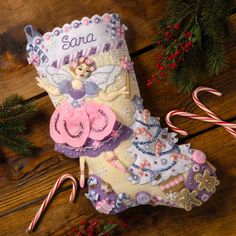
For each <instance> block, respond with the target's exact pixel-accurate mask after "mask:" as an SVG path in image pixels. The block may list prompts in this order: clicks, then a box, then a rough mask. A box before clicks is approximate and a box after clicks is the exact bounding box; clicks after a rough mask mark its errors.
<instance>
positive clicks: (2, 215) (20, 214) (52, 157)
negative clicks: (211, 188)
mask: <svg viewBox="0 0 236 236" xmlns="http://www.w3.org/2000/svg"><path fill="white" fill-rule="evenodd" d="M165 11H166V2H165V1H162V0H159V1H156V0H146V1H145V4H144V1H139V0H136V1H131V0H130V1H125V0H98V1H96V2H95V1H92V0H84V1H78V0H67V1H65V0H64V1H57V0H50V1H46V0H41V1H33V0H28V1H27V0H14V1H13V0H8V1H1V3H0V22H1V23H0V33H1V35H0V53H1V55H0V101H2V100H3V99H4V97H6V96H7V95H9V94H12V93H15V92H17V93H18V94H20V95H22V96H23V97H24V98H25V99H33V100H35V102H36V105H37V106H38V109H39V112H38V115H37V118H36V119H34V121H33V122H32V124H30V126H29V130H30V131H29V132H28V133H27V137H28V138H29V139H30V140H31V141H33V142H34V143H35V144H36V145H37V147H38V151H37V154H36V155H35V156H33V157H24V156H20V155H18V154H15V153H12V152H9V151H7V150H6V151H4V154H5V156H6V161H5V162H3V163H0V235H4V236H6V235H17V236H21V235H27V234H26V233H25V229H26V228H27V226H28V225H29V223H30V221H31V220H32V218H33V216H34V215H35V213H36V211H37V210H38V208H39V206H40V204H41V203H42V201H43V199H44V198H45V196H46V195H47V193H48V192H49V190H50V189H51V187H52V185H53V184H54V182H55V181H56V179H57V178H58V177H59V176H61V175H62V174H63V173H72V174H75V175H76V176H78V175H79V166H78V161H77V160H71V159H67V158H66V157H64V156H62V155H60V154H58V153H57V152H54V151H53V142H52V140H51V139H50V138H49V132H48V123H49V119H50V115H51V114H52V112H53V109H54V108H53V106H52V104H51V102H50V99H49V97H48V96H47V95H46V93H44V92H43V90H41V89H40V88H39V87H37V85H36V82H35V80H34V77H35V76H36V71H35V70H34V68H33V66H31V65H28V63H27V60H26V53H25V45H26V40H25V38H24V33H23V27H24V26H25V25H26V24H28V23H31V24H33V25H35V26H36V27H37V28H38V29H39V30H40V31H42V32H46V31H50V30H51V29H52V28H53V27H55V26H62V25H63V24H64V23H65V22H71V21H72V20H73V19H80V18H81V17H83V16H84V15H85V16H92V15H93V14H95V13H97V14H103V13H104V12H117V13H119V14H120V16H121V18H122V20H123V22H124V23H125V24H126V25H127V26H128V28H129V30H128V31H127V42H128V46H129V49H130V52H131V56H132V58H133V61H134V63H135V64H134V65H135V71H136V74H137V78H138V81H139V85H140V89H141V93H142V96H143V98H144V103H145V106H146V107H147V108H149V109H150V110H151V111H152V114H153V115H155V116H160V117H161V119H162V123H163V125H165V124H164V116H165V114H166V113H167V112H168V111H170V110H172V109H176V108H179V109H183V110H186V111H190V112H196V113H199V114H204V113H203V112H202V111H201V110H200V109H198V108H197V107H196V106H195V105H194V103H193V102H192V100H191V96H190V95H188V94H183V93H181V92H180V91H178V90H177V89H176V87H174V86H172V85H170V83H169V81H164V80H163V81H162V82H161V83H160V84H159V85H158V86H153V87H152V88H151V89H149V90H147V89H146V87H145V86H144V85H145V80H146V78H148V77H149V76H151V74H152V72H153V71H155V67H154V64H155V60H154V58H155V55H156V53H157V52H156V51H155V50H154V49H152V48H151V47H150V45H151V41H150V39H151V37H152V35H153V33H154V32H155V31H154V30H155V24H154V19H155V18H156V17H157V16H163V15H165ZM230 21H231V23H232V25H233V26H234V29H235V28H236V14H233V15H231V16H230ZM225 46H226V51H227V55H228V58H229V64H228V66H226V68H225V69H224V70H223V71H222V72H221V73H220V75H219V76H217V77H213V78H208V79H207V80H205V81H204V80H201V81H199V84H202V85H206V86H210V87H213V88H215V89H219V90H220V91H221V92H222V93H223V94H224V96H223V97H221V98H217V97H215V96H214V95H210V94H202V95H201V99H202V101H204V103H205V104H207V105H208V106H209V107H210V108H211V109H212V110H213V111H215V112H216V113H217V114H218V115H219V116H220V117H222V119H224V120H226V121H232V122H236V107H235V106H236V105H235V104H236V94H235V93H236V79H235V73H236V66H235V65H236V56H235V55H236V47H235V44H233V43H228V44H226V45H225ZM175 124H177V125H178V126H179V127H182V128H184V129H186V130H188V131H189V133H190V135H189V136H187V137H185V138H184V139H182V140H181V142H185V143H192V146H194V147H196V148H199V149H202V150H204V151H205V152H206V153H207V155H208V159H209V160H210V161H211V162H212V163H213V164H214V165H215V166H216V167H217V168H218V171H217V174H218V177H219V179H220V181H221V185H220V186H219V188H218V191H217V192H216V194H215V195H214V196H213V197H212V198H211V199H210V200H209V201H208V202H207V203H206V204H204V205H203V206H202V207H199V208H195V209H194V210H193V211H191V212H185V211H183V210H180V209H171V208H168V207H156V208H152V207H150V206H142V207H137V208H134V209H129V210H128V211H126V212H124V213H122V214H120V215H117V216H112V217H110V216H104V215H100V214H99V213H97V212H96V211H95V210H94V208H93V207H92V204H91V203H90V202H89V201H88V200H87V199H86V198H85V196H84V193H85V192H86V189H83V190H80V191H79V194H78V197H77V200H76V203H75V204H69V203H68V199H69V194H70V191H71V186H70V183H67V184H65V185H64V186H63V188H62V191H61V192H60V194H58V196H56V197H55V199H54V201H53V202H52V204H51V205H50V207H49V209H48V211H47V212H46V214H45V215H44V217H43V219H42V221H41V224H40V225H39V227H38V228H37V231H36V232H35V233H33V234H34V235H66V232H67V231H68V230H70V227H71V226H75V225H77V224H78V222H79V221H80V220H82V219H85V220H88V219H95V218H102V219H106V220H109V219H124V220H126V221H127V222H128V224H129V227H128V229H127V231H126V233H124V234H122V235H195V236H196V235H236V203H235V202H236V145H235V144H236V139H233V137H232V136H231V135H230V134H228V133H227V132H226V131H225V130H224V129H223V128H221V127H218V126H215V125H211V124H207V123H202V122H199V121H193V120H186V119H184V118H176V119H175ZM134 216H135V217H136V219H138V220H136V221H131V220H130V219H131V218H132V219H133V217H134Z"/></svg>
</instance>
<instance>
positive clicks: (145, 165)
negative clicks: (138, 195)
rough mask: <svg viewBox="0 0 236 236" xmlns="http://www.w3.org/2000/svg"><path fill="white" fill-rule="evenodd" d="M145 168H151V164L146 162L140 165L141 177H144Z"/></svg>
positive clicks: (139, 172)
mask: <svg viewBox="0 0 236 236" xmlns="http://www.w3.org/2000/svg"><path fill="white" fill-rule="evenodd" d="M145 167H150V162H149V161H147V160H144V161H142V162H141V163H140V166H139V171H138V174H139V176H143V171H144V169H145Z"/></svg>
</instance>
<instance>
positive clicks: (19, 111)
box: [0, 95, 37, 126]
mask: <svg viewBox="0 0 236 236" xmlns="http://www.w3.org/2000/svg"><path fill="white" fill-rule="evenodd" d="M36 111H37V109H36V107H35V105H34V104H32V103H24V101H23V99H22V98H21V97H20V96H18V95H12V96H10V97H8V98H6V100H5V101H4V102H3V104H2V105H1V106H0V122H2V123H3V122H7V123H9V124H12V125H13V126H16V125H19V124H21V123H25V122H27V121H28V120H29V119H30V118H32V117H33V116H34V115H35V113H36Z"/></svg>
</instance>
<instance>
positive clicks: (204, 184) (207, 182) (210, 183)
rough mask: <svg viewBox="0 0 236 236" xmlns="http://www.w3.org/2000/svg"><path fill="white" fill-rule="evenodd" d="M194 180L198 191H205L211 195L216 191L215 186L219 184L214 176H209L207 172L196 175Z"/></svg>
mask: <svg viewBox="0 0 236 236" xmlns="http://www.w3.org/2000/svg"><path fill="white" fill-rule="evenodd" d="M194 179H195V181H196V182H197V183H198V189H199V190H203V189H205V190H206V191H207V192H212V193H214V192H215V191H216V186H217V185H219V184H220V181H219V180H218V179H217V178H216V176H210V172H209V170H204V173H203V174H200V173H196V174H195V175H194Z"/></svg>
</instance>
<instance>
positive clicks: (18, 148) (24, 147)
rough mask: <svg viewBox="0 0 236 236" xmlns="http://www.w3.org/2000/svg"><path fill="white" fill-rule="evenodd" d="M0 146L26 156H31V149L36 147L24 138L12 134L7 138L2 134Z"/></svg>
mask: <svg viewBox="0 0 236 236" xmlns="http://www.w3.org/2000/svg"><path fill="white" fill-rule="evenodd" d="M0 146H1V147H5V148H8V149H10V150H11V151H13V152H17V153H21V154H24V155H31V154H32V151H31V149H32V148H33V147H34V145H33V144H32V143H31V142H29V141H28V140H26V139H25V138H24V137H22V136H16V135H12V134H8V135H6V136H3V135H1V134H0Z"/></svg>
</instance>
